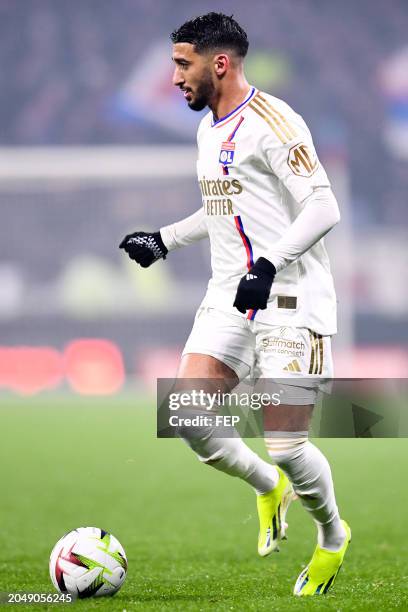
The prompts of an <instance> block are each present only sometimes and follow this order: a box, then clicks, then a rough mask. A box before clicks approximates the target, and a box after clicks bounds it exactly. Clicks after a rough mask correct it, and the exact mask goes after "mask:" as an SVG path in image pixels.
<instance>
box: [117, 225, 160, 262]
mask: <svg viewBox="0 0 408 612" xmlns="http://www.w3.org/2000/svg"><path fill="white" fill-rule="evenodd" d="M119 248H120V249H125V251H126V253H127V254H128V255H129V257H130V259H134V261H136V262H137V263H138V264H140V265H141V266H142V268H148V267H149V266H151V265H152V263H154V262H155V261H157V260H158V259H162V258H163V259H166V255H167V253H168V250H167V249H166V247H165V245H164V242H163V240H162V237H161V236H160V232H154V233H153V234H149V233H147V232H134V234H128V235H127V236H125V237H124V239H123V240H122V242H121V243H120V245H119Z"/></svg>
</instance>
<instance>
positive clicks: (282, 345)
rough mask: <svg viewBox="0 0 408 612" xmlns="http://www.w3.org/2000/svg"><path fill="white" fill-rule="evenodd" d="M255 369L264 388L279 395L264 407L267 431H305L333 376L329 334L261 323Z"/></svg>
mask: <svg viewBox="0 0 408 612" xmlns="http://www.w3.org/2000/svg"><path fill="white" fill-rule="evenodd" d="M256 371H257V376H258V377H259V378H260V381H259V384H261V385H263V388H264V390H266V391H268V392H269V393H270V394H271V395H272V394H274V396H275V397H279V398H280V402H279V403H273V404H271V405H269V406H267V407H265V409H264V428H265V431H306V430H307V429H308V428H309V425H310V420H311V417H312V413H313V407H314V405H315V403H316V400H317V396H318V393H319V389H320V388H321V386H322V384H324V382H325V381H327V379H330V378H331V377H332V376H333V361H332V356H331V341H330V337H329V336H320V335H318V334H315V333H313V332H311V331H310V330H308V329H306V328H296V327H281V326H270V325H265V324H261V325H259V326H258V329H257V340H256Z"/></svg>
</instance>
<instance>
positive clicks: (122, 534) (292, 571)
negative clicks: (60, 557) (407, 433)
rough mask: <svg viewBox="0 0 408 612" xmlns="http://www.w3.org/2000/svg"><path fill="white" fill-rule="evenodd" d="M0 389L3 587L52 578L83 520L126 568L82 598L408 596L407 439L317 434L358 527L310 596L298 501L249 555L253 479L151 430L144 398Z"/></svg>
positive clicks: (342, 603) (275, 602)
mask: <svg viewBox="0 0 408 612" xmlns="http://www.w3.org/2000/svg"><path fill="white" fill-rule="evenodd" d="M0 402H1V403H0V411H1V444H0V479H1V483H2V493H1V498H0V517H1V548H0V550H1V553H0V591H3V592H4V591H31V592H32V591H35V592H50V591H53V587H52V585H51V582H50V579H49V576H48V557H49V553H50V551H51V548H52V547H53V546H54V544H55V542H56V541H57V540H58V539H59V538H60V537H61V536H62V535H63V534H64V533H65V532H67V531H69V530H71V529H73V528H75V527H79V526H86V525H92V526H98V527H102V528H103V529H106V530H108V531H111V532H112V533H113V534H114V535H115V536H116V537H117V538H118V539H119V540H120V542H121V543H122V544H123V546H124V547H125V550H126V552H127V555H128V559H129V572H128V578H127V580H126V582H125V584H124V586H123V588H122V590H121V591H120V592H119V593H118V594H117V595H116V596H115V597H114V598H112V599H100V600H84V601H80V602H77V603H76V604H75V609H77V610H84V611H85V610H86V611H88V610H96V609H98V610H106V611H109V612H113V611H116V610H117V611H123V610H127V611H130V610H217V611H218V610H242V611H246V610H256V611H258V610H277V611H279V612H281V611H284V612H286V611H292V610H295V611H296V610H324V611H326V610H340V611H343V610H375V611H376V612H377V611H379V610H381V611H384V612H385V611H388V610H393V609H399V610H406V609H408V597H407V580H408V579H407V550H408V546H407V519H406V517H407V508H408V503H407V502H408V495H407V486H406V473H407V469H408V452H407V443H406V440H397V439H382V440H380V439H377V440H375V439H373V440H370V439H359V440H347V439H345V440H319V441H318V444H319V445H320V447H321V448H322V449H323V450H324V451H325V452H326V453H327V456H328V458H329V460H330V462H331V465H332V469H333V473H334V477H335V482H336V485H337V497H338V502H339V505H340V508H341V511H342V515H343V516H344V518H345V519H347V521H349V523H350V525H351V528H352V530H353V541H352V544H351V547H350V549H349V554H348V556H347V557H346V562H345V564H344V567H343V568H342V570H341V572H340V574H339V578H338V580H337V582H336V585H335V587H334V589H333V591H332V592H331V593H330V595H327V596H325V597H320V598H316V599H313V600H307V601H305V600H297V599H296V598H295V597H293V596H292V595H291V592H292V588H293V584H294V581H295V579H296V577H297V575H298V573H299V572H300V570H301V569H302V567H303V565H304V564H305V562H307V561H308V559H309V557H310V555H311V553H312V551H313V547H314V542H315V534H314V528H313V526H312V523H311V520H310V518H309V517H308V516H307V515H306V514H305V512H304V511H303V510H302V508H301V506H300V504H299V502H296V503H295V504H293V505H292V507H291V508H290V510H289V513H288V521H289V532H288V535H289V540H288V541H287V542H286V543H284V545H283V546H282V550H281V552H280V553H278V554H274V555H272V556H271V557H269V558H267V559H261V558H258V557H257V554H256V542H257V519H256V511H255V503H254V495H253V493H252V491H251V490H250V489H249V488H248V487H247V486H246V485H245V484H243V483H241V482H239V481H238V480H234V479H230V478H228V477H226V476H224V475H223V474H220V473H218V472H216V471H215V470H211V469H210V468H208V467H206V466H202V465H200V463H199V462H198V460H197V459H196V458H195V457H194V456H193V454H192V453H191V451H190V450H189V449H188V448H187V447H186V446H185V445H184V444H183V443H182V442H180V441H178V440H157V439H156V437H155V411H154V407H153V403H152V402H151V401H150V402H148V401H146V402H142V401H141V399H140V398H136V397H132V396H130V395H127V396H121V397H117V398H112V399H109V400H106V399H103V400H99V399H89V400H88V399H77V398H73V397H68V396H57V395H55V396H44V397H41V398H36V399H34V400H33V399H19V400H16V399H11V398H9V397H6V396H4V395H3V396H1V398H0ZM252 442H253V446H254V447H255V448H256V449H258V450H259V451H260V452H262V453H263V454H264V456H265V453H264V450H263V446H262V443H261V441H259V440H256V441H252ZM251 444H252V443H251ZM19 609H21V610H23V609H27V610H28V609H30V610H33V609H42V610H46V609H50V610H51V609H54V610H55V609H56V608H55V606H52V607H48V608H47V607H46V606H44V605H42V606H41V605H32V606H19Z"/></svg>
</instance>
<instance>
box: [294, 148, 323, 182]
mask: <svg viewBox="0 0 408 612" xmlns="http://www.w3.org/2000/svg"><path fill="white" fill-rule="evenodd" d="M288 165H289V168H290V169H291V170H292V172H293V174H296V175H297V176H303V177H304V178H309V176H312V174H314V173H315V172H316V170H317V167H318V165H319V163H318V161H317V157H316V153H314V152H312V151H311V150H310V148H309V147H308V146H307V145H305V144H304V143H303V142H301V143H299V144H297V145H295V146H294V147H292V148H291V149H290V150H289V155H288Z"/></svg>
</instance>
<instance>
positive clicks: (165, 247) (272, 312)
mask: <svg viewBox="0 0 408 612" xmlns="http://www.w3.org/2000/svg"><path fill="white" fill-rule="evenodd" d="M171 38H172V42H173V61H174V64H175V68H174V76H173V84H174V85H175V86H176V87H178V88H180V90H181V91H182V92H183V95H184V98H185V100H186V103H187V104H188V106H189V107H190V108H191V109H192V110H196V111H200V110H202V109H204V108H205V107H206V106H208V107H209V109H210V111H209V112H208V114H207V115H206V116H205V117H204V118H203V120H202V121H201V123H200V125H199V128H198V134H197V140H198V161H197V173H198V182H199V186H200V190H201V194H202V206H201V207H200V208H199V210H197V211H196V212H195V213H194V214H192V215H191V216H189V217H187V218H186V219H183V220H182V221H179V222H177V223H174V224H173V225H169V226H166V227H162V228H161V229H160V231H158V232H154V233H146V232H140V231H138V232H134V233H132V234H129V235H127V236H126V237H125V238H124V239H123V241H122V243H121V245H120V247H121V248H123V249H125V251H126V252H127V253H128V255H129V256H130V258H131V259H133V260H135V261H136V262H137V263H139V264H140V265H141V266H142V267H145V268H147V267H148V266H150V265H151V264H152V263H154V262H155V261H157V260H159V259H160V258H165V257H166V255H167V254H168V252H169V251H172V250H174V249H176V248H181V247H184V246H187V245H189V244H191V243H193V242H195V241H197V240H201V239H203V238H207V237H209V239H210V246H211V263H212V277H211V279H210V281H209V284H208V289H207V292H206V295H205V297H204V300H203V302H202V304H201V306H200V308H199V310H198V312H197V315H196V318H195V321H194V326H193V329H192V331H191V334H190V336H189V338H188V340H187V343H186V346H185V348H184V351H183V354H182V358H181V363H180V367H179V371H178V378H179V379H181V380H186V379H209V380H214V379H217V380H218V381H219V383H220V385H219V387H220V390H221V391H229V390H231V389H232V388H233V387H234V386H235V385H237V384H238V383H239V381H241V380H243V379H245V378H246V377H248V376H249V375H250V374H251V375H252V376H253V377H255V378H258V377H259V378H263V379H280V380H281V379H282V377H285V380H284V382H285V385H284V397H285V403H284V404H283V405H282V404H281V405H280V406H279V407H273V406H267V407H265V410H264V428H265V442H266V448H267V451H268V454H269V456H270V458H271V460H272V462H273V464H274V465H273V464H271V463H269V462H266V461H264V460H263V459H261V458H260V457H259V456H258V455H257V454H256V453H254V452H253V451H252V450H251V449H249V447H248V446H247V445H246V444H245V443H244V441H243V440H242V439H241V438H239V437H230V438H219V437H217V436H216V435H214V434H215V432H214V430H213V429H211V427H204V426H203V427H195V428H192V427H190V428H189V427H183V428H181V430H180V435H181V436H182V437H183V438H184V439H185V440H186V441H187V442H188V444H189V445H190V446H191V448H192V449H193V450H194V451H195V452H196V453H197V455H198V457H199V459H200V460H201V461H202V462H204V463H206V464H208V465H211V466H212V467H214V468H216V469H218V470H221V471H223V472H225V473H226V474H229V475H232V476H237V477H239V478H241V479H243V480H244V481H245V482H247V483H248V484H250V485H251V486H252V487H253V488H254V489H255V491H256V494H257V508H258V515H259V521H260V531H259V539H258V552H259V554H260V555H261V556H266V555H268V554H269V553H270V552H271V551H273V550H276V549H277V547H278V543H279V541H280V540H281V539H283V538H284V536H285V528H286V524H285V514H286V510H287V507H288V505H289V503H290V501H291V498H292V495H293V490H294V491H295V493H296V494H297V496H298V497H299V498H300V500H301V502H302V504H303V506H304V507H305V509H306V510H307V511H308V512H309V513H310V515H311V517H312V518H313V520H314V522H315V524H316V527H317V545H316V548H315V551H314V553H313V556H312V558H311V561H310V562H309V564H308V565H307V566H306V568H305V569H304V570H303V571H302V572H301V574H300V576H299V577H298V579H297V581H296V583H295V586H294V593H295V594H296V595H300V596H304V595H315V594H323V593H326V592H327V591H328V589H329V588H330V587H331V586H332V585H333V582H334V580H335V578H336V575H337V573H338V571H339V569H340V566H341V564H342V562H343V558H344V555H345V552H346V549H347V546H348V543H349V541H350V538H351V532H350V528H349V526H348V525H347V523H346V522H345V521H342V520H341V519H340V516H339V512H338V508H337V505H336V500H335V495H334V488H333V482H332V476H331V471H330V467H329V464H328V462H327V460H326V458H325V457H324V455H323V454H322V452H321V451H320V450H319V449H318V448H317V447H316V446H314V445H313V444H312V443H311V442H310V441H309V440H308V425H309V420H310V416H311V413H312V410H313V405H314V403H315V401H316V395H317V389H318V384H319V380H320V381H321V380H322V379H327V378H330V377H331V376H332V359H331V349H330V338H331V336H332V335H333V334H335V333H336V298H335V292H334V287H333V280H332V276H331V273H330V267H329V261H328V257H327V253H326V249H325V246H324V242H323V236H324V235H325V234H327V232H328V231H329V230H330V229H331V228H332V227H333V226H334V225H335V224H336V223H337V222H338V221H339V218H340V215H339V210H338V206H337V202H336V199H335V197H334V195H333V193H332V190H331V188H330V183H329V180H328V178H327V175H326V173H325V171H324V169H323V167H322V165H321V164H320V162H319V160H318V157H317V155H316V151H315V148H314V145H313V141H312V137H311V135H310V132H309V130H308V128H307V126H306V124H305V122H304V120H303V119H302V117H301V116H300V115H298V114H297V113H296V112H295V111H293V110H292V109H291V108H290V107H289V106H288V105H287V104H286V103H285V102H283V101H282V100H279V99H278V98H275V97H273V96H271V95H270V94H268V93H265V92H262V91H258V90H257V89H256V88H255V87H252V86H251V85H249V84H248V82H247V80H246V78H245V74H244V58H245V55H246V53H247V50H248V40H247V35H246V33H245V32H244V30H243V29H242V28H241V27H240V25H239V24H238V23H237V22H236V21H235V20H234V19H233V18H232V17H228V16H226V15H223V14H221V13H209V14H207V15H203V16H200V17H197V18H195V19H193V20H191V21H187V22H186V23H184V24H183V25H182V26H181V27H180V28H179V29H177V30H175V31H174V32H173V33H172V35H171ZM281 386H282V385H280V387H281ZM203 409H205V406H203ZM292 486H293V489H292Z"/></svg>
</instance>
